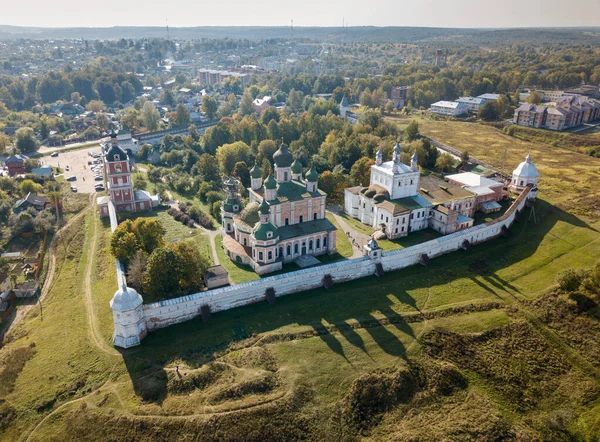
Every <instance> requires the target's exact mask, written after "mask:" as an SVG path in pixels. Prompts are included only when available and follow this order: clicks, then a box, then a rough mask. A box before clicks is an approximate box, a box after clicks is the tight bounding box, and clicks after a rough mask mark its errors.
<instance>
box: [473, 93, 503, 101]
mask: <svg viewBox="0 0 600 442" xmlns="http://www.w3.org/2000/svg"><path fill="white" fill-rule="evenodd" d="M476 98H482V99H484V100H486V101H496V100H498V98H500V94H481V95H477V97H476Z"/></svg>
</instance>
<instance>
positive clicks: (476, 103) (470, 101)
mask: <svg viewBox="0 0 600 442" xmlns="http://www.w3.org/2000/svg"><path fill="white" fill-rule="evenodd" d="M487 101H488V100H486V99H485V98H479V97H460V98H459V99H458V100H456V102H457V103H463V104H466V105H467V106H469V110H470V111H472V112H478V111H479V108H480V107H481V106H483V105H484V104H485V103H487Z"/></svg>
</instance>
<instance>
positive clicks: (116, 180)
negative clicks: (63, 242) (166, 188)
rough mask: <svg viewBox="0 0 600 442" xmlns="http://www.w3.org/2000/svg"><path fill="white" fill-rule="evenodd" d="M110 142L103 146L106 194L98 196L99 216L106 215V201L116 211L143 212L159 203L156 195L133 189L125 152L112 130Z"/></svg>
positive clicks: (129, 165)
mask: <svg viewBox="0 0 600 442" xmlns="http://www.w3.org/2000/svg"><path fill="white" fill-rule="evenodd" d="M110 138H111V140H110V143H106V144H105V145H104V146H103V149H102V150H103V158H104V168H103V169H104V178H105V181H106V185H105V187H106V192H107V194H108V195H106V196H102V197H100V198H98V201H97V205H98V210H99V212H100V216H101V217H105V216H108V202H109V201H112V202H113V204H114V205H115V209H116V210H117V212H143V211H145V210H152V208H153V207H156V206H158V205H159V204H160V198H159V196H158V195H154V196H151V195H150V194H149V193H148V192H146V191H145V190H134V188H133V181H132V179H131V164H130V163H129V157H128V155H127V153H126V152H125V151H124V150H123V149H121V147H120V146H119V142H118V138H117V134H116V133H115V132H114V131H113V132H112V133H111V135H110Z"/></svg>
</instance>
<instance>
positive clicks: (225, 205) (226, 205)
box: [223, 198, 240, 213]
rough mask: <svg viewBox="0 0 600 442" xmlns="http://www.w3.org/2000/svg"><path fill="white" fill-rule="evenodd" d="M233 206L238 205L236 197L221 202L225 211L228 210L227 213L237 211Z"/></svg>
mask: <svg viewBox="0 0 600 442" xmlns="http://www.w3.org/2000/svg"><path fill="white" fill-rule="evenodd" d="M235 206H238V207H239V206H240V202H239V201H238V199H237V198H227V199H226V200H225V201H224V202H223V210H224V211H225V212H229V213H233V212H237V210H235Z"/></svg>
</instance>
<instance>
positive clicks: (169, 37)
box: [165, 18, 171, 41]
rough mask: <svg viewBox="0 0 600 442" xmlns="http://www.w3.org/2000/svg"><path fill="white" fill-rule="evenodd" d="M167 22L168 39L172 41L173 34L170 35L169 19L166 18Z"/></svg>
mask: <svg viewBox="0 0 600 442" xmlns="http://www.w3.org/2000/svg"><path fill="white" fill-rule="evenodd" d="M165 23H166V24H167V41H171V36H170V35H169V19H168V18H165Z"/></svg>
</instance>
